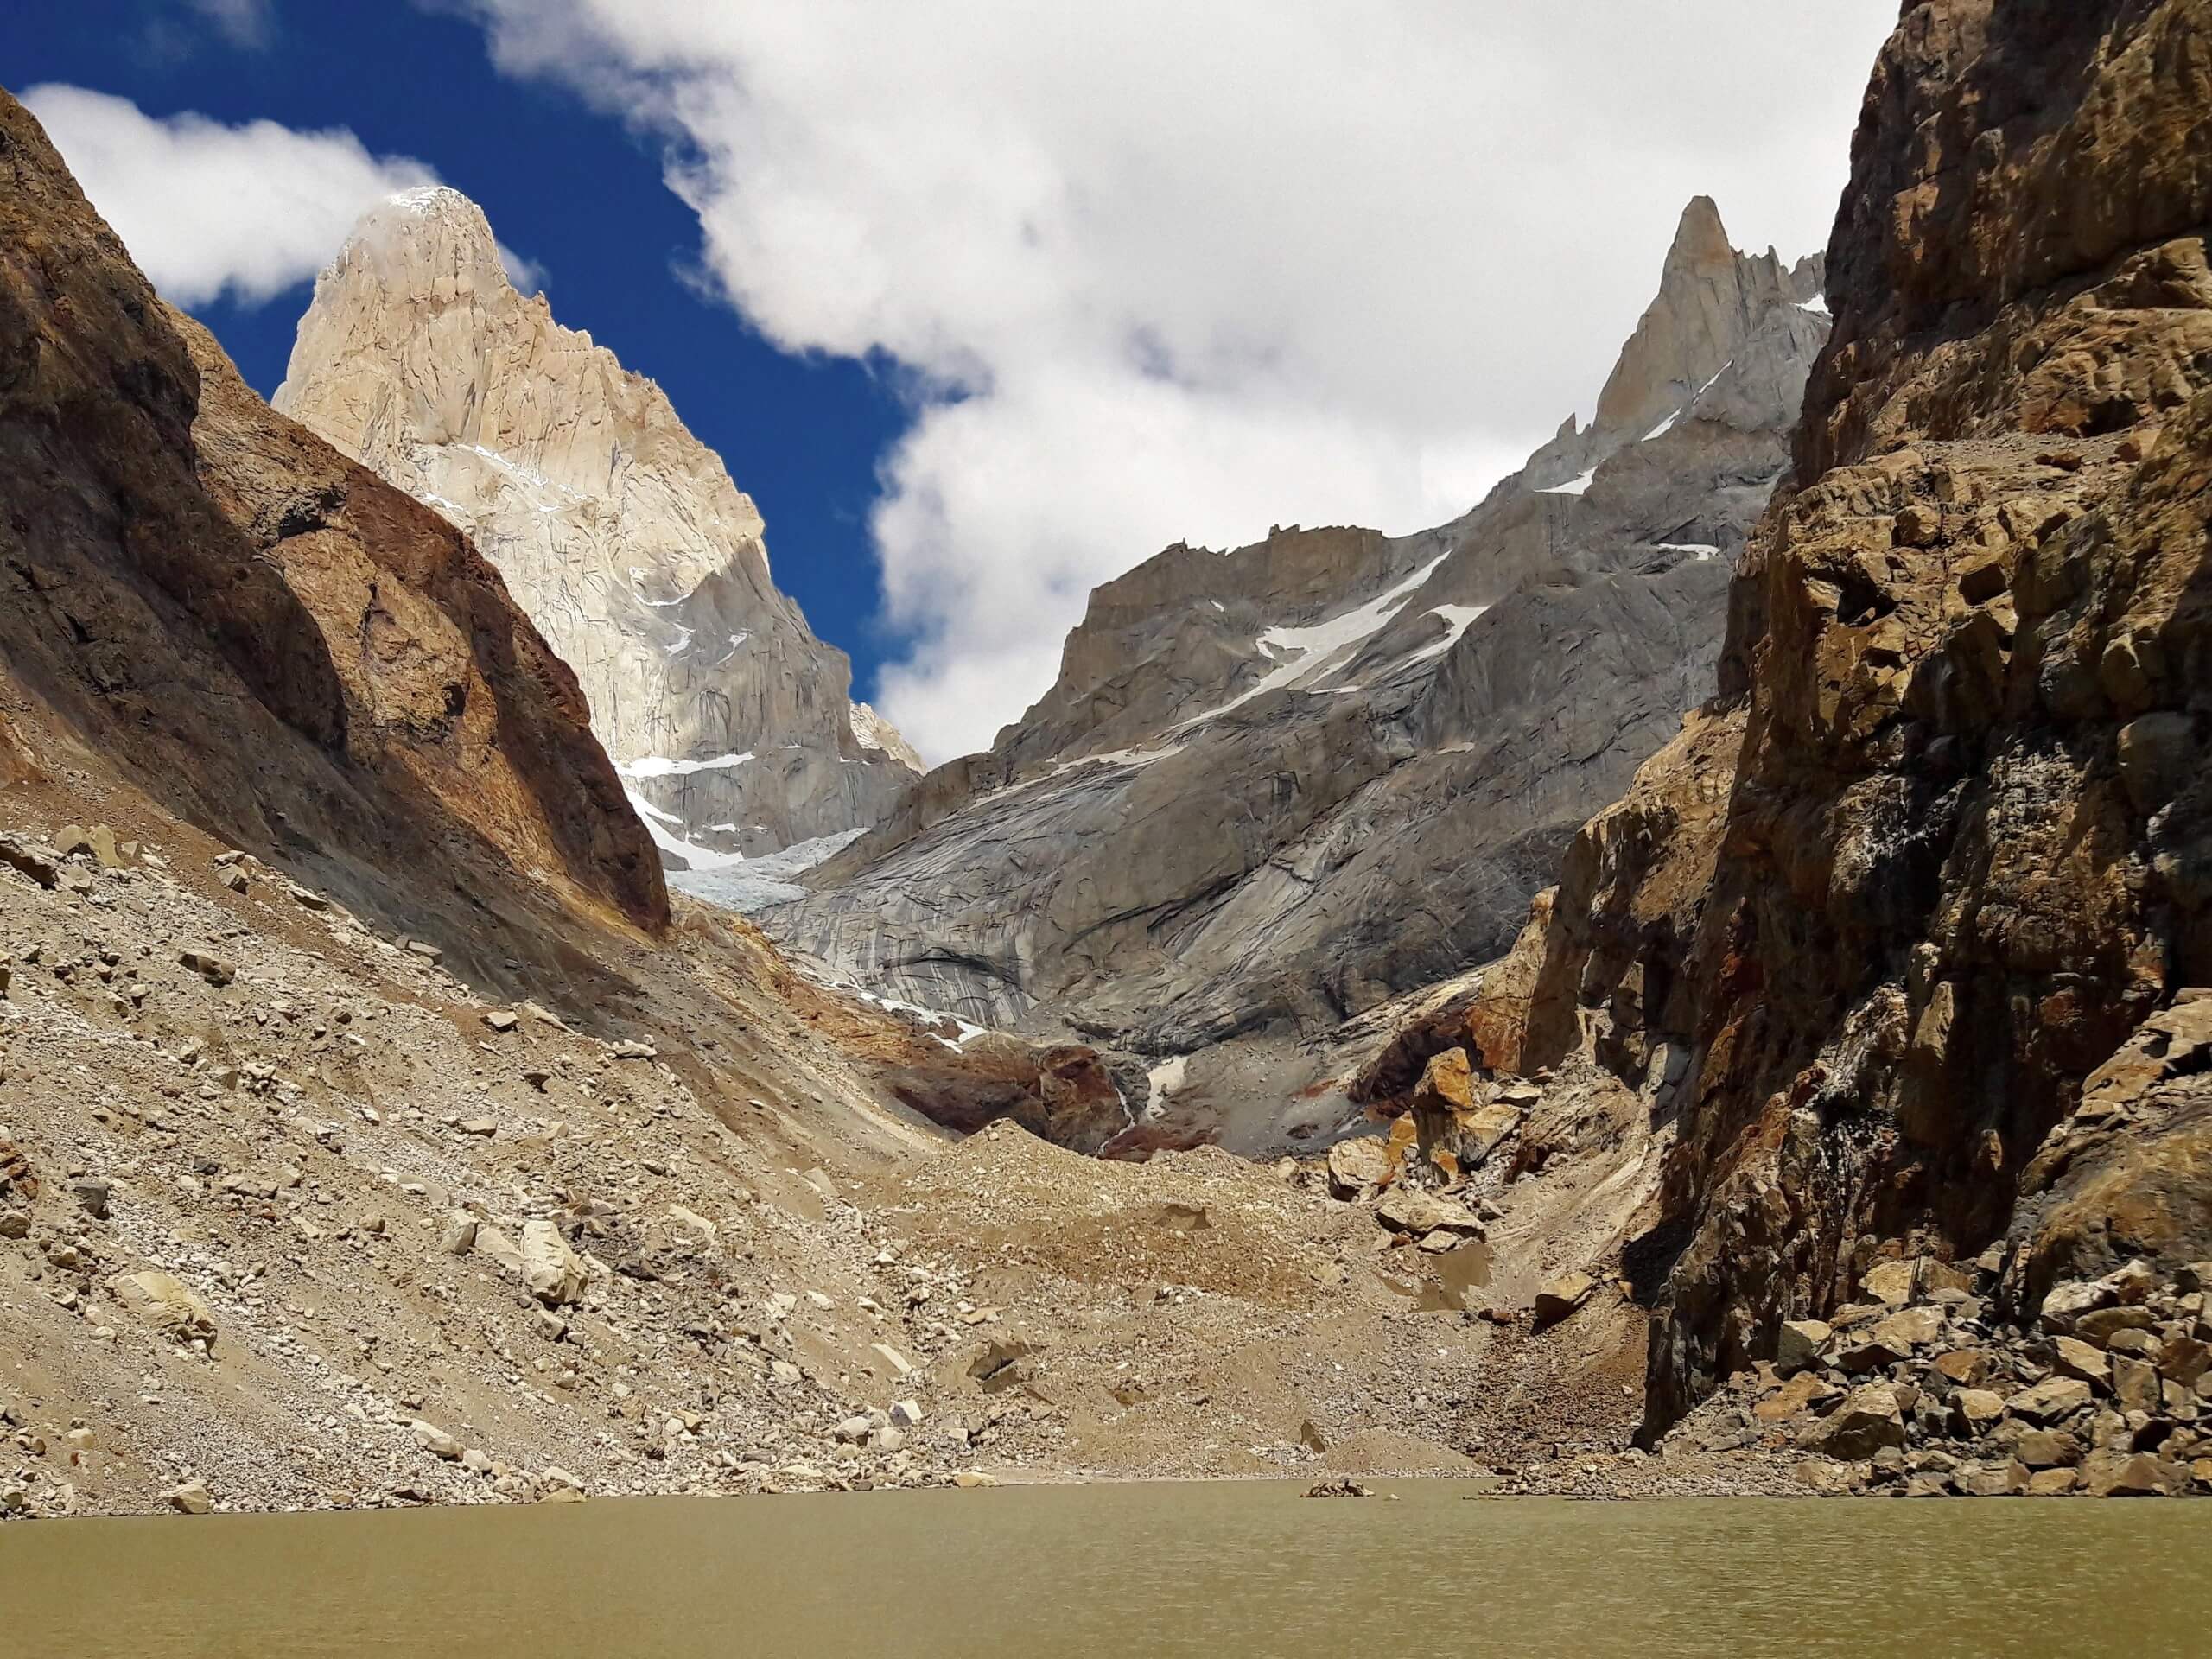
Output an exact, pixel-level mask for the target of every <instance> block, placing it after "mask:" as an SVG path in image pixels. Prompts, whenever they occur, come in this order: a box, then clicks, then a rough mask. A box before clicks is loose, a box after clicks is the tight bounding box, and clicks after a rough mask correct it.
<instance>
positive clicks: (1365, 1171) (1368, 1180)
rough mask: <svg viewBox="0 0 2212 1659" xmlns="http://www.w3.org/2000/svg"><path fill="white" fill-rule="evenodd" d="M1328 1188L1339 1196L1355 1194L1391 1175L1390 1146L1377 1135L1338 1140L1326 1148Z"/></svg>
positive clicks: (1385, 1179) (1380, 1182)
mask: <svg viewBox="0 0 2212 1659" xmlns="http://www.w3.org/2000/svg"><path fill="white" fill-rule="evenodd" d="M1328 1164H1329V1190H1330V1191H1331V1192H1334V1193H1335V1194H1336V1195H1337V1196H1338V1198H1357V1197H1358V1196H1359V1195H1360V1194H1361V1193H1362V1192H1365V1191H1367V1190H1368V1189H1369V1188H1370V1187H1376V1186H1381V1185H1383V1183H1384V1182H1385V1181H1388V1180H1389V1179H1390V1173H1391V1160H1390V1148H1389V1146H1388V1144H1387V1143H1385V1141H1383V1137H1382V1136H1381V1135H1357V1136H1355V1137H1354V1138H1353V1139H1351V1140H1350V1141H1338V1142H1337V1144H1336V1145H1335V1146H1333V1147H1330V1148H1329V1157H1328Z"/></svg>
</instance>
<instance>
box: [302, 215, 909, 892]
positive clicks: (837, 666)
mask: <svg viewBox="0 0 2212 1659" xmlns="http://www.w3.org/2000/svg"><path fill="white" fill-rule="evenodd" d="M275 402H276V406H277V408H278V409H279V410H283V412H284V413H286V414H288V415H290V416H293V417H294V418H296V419H297V420H299V421H301V422H302V423H304V424H305V425H307V426H308V427H309V428H310V429H313V430H314V431H315V432H316V433H318V434H319V435H321V436H322V437H324V438H327V440H329V441H330V442H332V443H334V444H335V445H336V446H337V447H338V448H340V449H341V450H343V451H344V452H345V453H346V454H349V455H351V456H353V458H354V459H356V460H358V461H361V462H362V463H364V464H365V465H366V466H368V467H372V468H373V469H374V470H375V471H376V472H378V474H381V475H382V476H384V477H385V479H387V480H390V481H391V482H392V483H394V484H396V485H397V486H400V487H401V488H402V489H404V490H405V491H407V492H408V493H410V495H413V496H414V497H416V499H418V500H420V501H423V502H424V503H425V504H427V505H429V506H431V507H433V508H435V510H436V511H437V512H440V513H442V514H443V515H444V516H445V517H446V518H448V519H450V520H451V521H452V522H453V523H454V524H457V525H459V526H460V527H461V529H462V530H464V531H467V532H468V534H469V536H470V537H472V539H474V542H475V543H476V544H477V546H478V547H479V548H480V549H481V550H483V552H484V553H485V554H486V556H488V557H489V558H490V559H491V560H492V562H493V563H494V564H496V565H497V566H498V567H499V570H500V573H501V574H502V575H505V578H506V580H507V584H508V586H509V588H511V589H512V591H513V593H514V594H515V596H516V597H517V598H518V600H520V601H521V602H522V604H523V607H524V609H525V610H527V611H528V612H529V613H530V615H531V619H532V620H535V621H536V622H537V625H538V626H539V627H540V628H541V629H542V630H543V632H544V634H545V637H546V638H547V639H548V640H550V642H551V644H552V645H553V647H554V649H555V650H556V652H559V653H560V655H561V656H562V658H563V660H565V661H566V662H567V663H568V664H569V666H570V667H572V668H573V669H575V671H576V675H577V677H578V679H579V680H580V681H581V682H582V686H583V690H584V696H585V697H586V699H587V700H588V702H589V703H590V706H591V715H592V724H593V728H594V730H595V731H596V732H597V733H598V734H599V737H600V740H601V742H602V743H603V744H605V746H606V747H607V752H608V753H610V754H611V755H613V758H614V760H615V764H616V766H618V767H619V768H620V771H621V772H622V774H623V779H624V782H625V785H626V787H627V788H628V789H629V790H630V791H631V792H632V797H633V798H634V799H635V800H636V802H637V804H638V810H639V813H640V814H641V815H642V816H643V817H645V820H646V823H647V827H648V828H649V829H651V830H652V834H653V836H654V838H655V840H656V841H657V842H659V843H660V845H661V847H662V848H663V849H664V852H665V853H666V854H667V855H668V860H669V862H670V864H671V867H672V868H695V867H702V866H711V865H714V864H715V863H716V862H717V861H718V859H717V855H728V854H732V853H743V854H748V855H750V854H759V853H764V852H769V851H773V850H776V849H782V848H785V847H787V846H790V845H791V843H793V842H802V841H807V840H811V839H816V838H818V837H822V836H831V835H836V834H838V833H841V832H845V831H849V830H852V829H855V828H857V827H860V826H861V825H864V824H868V823H873V822H874V819H875V818H876V817H878V816H879V815H880V812H881V811H882V810H883V809H884V808H885V807H887V805H888V804H890V803H891V802H892V800H893V799H894V798H896V797H897V796H898V794H899V792H900V791H901V790H902V789H903V788H904V787H905V786H906V785H907V784H909V783H911V782H912V779H913V777H914V774H915V773H916V772H918V771H919V770H920V767H919V766H918V762H917V761H916V760H915V758H914V755H913V753H912V750H911V749H909V748H908V747H906V743H905V742H904V741H903V740H902V739H901V738H900V737H899V734H898V733H897V732H896V731H895V730H893V729H892V728H890V727H889V726H888V725H887V722H885V721H882V720H881V718H880V716H878V715H876V714H875V713H874V710H873V709H867V708H866V707H865V705H855V704H854V703H853V702H850V701H849V696H848V693H849V687H850V681H851V671H850V669H849V665H848V664H847V663H846V660H845V657H844V654H843V653H842V652H839V651H837V650H836V649H835V648H834V647H832V646H829V645H824V644H823V643H822V641H820V640H818V639H816V638H815V637H814V635H813V634H812V633H811V632H810V631H809V630H808V627H807V626H806V620H805V618H804V617H803V616H802V615H801V614H800V613H799V610H798V606H796V605H795V604H793V603H792V602H791V600H790V599H789V598H788V597H786V596H785V594H782V593H781V592H779V590H778V589H777V588H776V586H775V583H774V582H773V581H772V578H771V576H770V575H769V570H768V558H767V552H766V545H765V543H764V542H763V540H762V525H761V520H760V513H759V512H758V511H756V510H755V508H754V506H753V502H752V500H751V499H749V498H748V497H747V496H746V495H744V494H742V493H740V491H739V490H738V488H737V486H735V485H734V484H733V483H732V482H731V481H730V478H729V474H728V472H727V471H725V470H724V468H723V467H722V463H721V459H720V457H718V456H717V455H715V454H714V452H713V451H711V450H709V448H706V446H704V445H703V444H702V443H700V442H699V441H698V440H697V439H696V438H695V437H693V436H692V435H691V434H690V432H689V431H688V430H686V429H685V428H684V426H683V423H682V422H681V421H679V420H678V419H677V415H676V411H675V410H674V409H673V408H672V407H671V405H670V404H669V401H668V399H667V397H665V396H664V394H663V393H662V392H661V391H660V389H659V387H658V386H656V385H653V383H652V382H651V381H649V380H647V379H645V378H642V377H641V376H639V375H635V374H632V373H629V372H626V370H624V369H623V367H622V365H620V363H619V362H617V361H616V360H615V358H614V356H613V353H611V352H609V351H607V349H606V348H605V347H604V346H596V345H594V344H593V342H592V340H591V337H590V336H589V335H588V334H580V333H577V332H575V331H574V330H571V329H568V328H564V327H561V326H560V324H558V323H556V321H554V320H553V317H552V314H551V312H550V309H549V308H548V307H547V305H546V302H545V298H544V296H543V295H542V294H538V295H532V296H528V297H524V296H523V295H521V294H520V293H518V292H517V291H516V289H515V288H514V285H513V284H512V283H511V282H510V281H509V280H508V278H507V275H506V272H505V269H504V268H503V266H502V264H501V261H500V257H499V245H498V244H497V242H496V241H495V240H494V239H493V235H492V229H491V226H489V225H488V224H487V223H486V220H485V218H484V214H483V213H482V212H481V211H480V209H479V208H478V207H476V205H475V204H474V202H472V201H470V200H468V199H467V197H465V196H463V195H461V194H460V193H459V192H457V191H454V190H451V189H447V188H442V187H430V188H423V189H419V190H410V191H407V192H405V193H403V194H400V195H397V196H394V197H392V198H391V199H390V200H386V201H385V202H383V203H381V204H379V205H378V207H374V208H372V209H371V210H370V212H369V213H367V214H366V215H365V217H364V218H363V219H362V220H361V222H360V223H359V225H358V226H356V227H355V228H354V231H353V235H352V236H351V237H350V238H348V239H347V241H346V245H345V247H344V248H343V249H342V250H340V252H339V254H338V256H337V257H336V258H335V259H334V261H333V262H332V263H331V264H330V266H329V267H328V268H327V270H325V271H324V272H323V273H322V275H321V277H319V278H318V279H317V281H316V283H315V301H314V303H313V304H312V305H311V306H310V307H309V308H308V312H307V315H305V316H304V317H303V318H302V319H301V321H300V329H299V336H298V339H297V340H296V343H295V345H294V346H293V350H292V359H291V365H290V368H289V372H288V373H287V375H286V377H285V380H284V384H283V385H281V386H279V387H278V388H277V395H276V399H275Z"/></svg>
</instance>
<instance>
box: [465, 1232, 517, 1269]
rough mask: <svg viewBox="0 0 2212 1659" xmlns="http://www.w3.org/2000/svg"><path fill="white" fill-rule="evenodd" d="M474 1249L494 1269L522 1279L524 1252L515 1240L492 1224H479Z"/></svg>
mask: <svg viewBox="0 0 2212 1659" xmlns="http://www.w3.org/2000/svg"><path fill="white" fill-rule="evenodd" d="M474 1250H475V1253H476V1254H477V1255H480V1256H482V1257H484V1258H485V1259H486V1261H488V1262H491V1263H492V1265H493V1267H495V1268H499V1269H501V1270H502V1271H503V1272H506V1273H512V1274H514V1275H515V1277H516V1278H518V1279H519V1278H521V1277H522V1274H523V1267H522V1250H521V1249H520V1248H519V1247H518V1246H517V1244H516V1243H515V1242H514V1240H512V1238H509V1237H508V1236H506V1235H505V1233H503V1232H501V1231H500V1230H499V1229H498V1228H497V1227H494V1226H493V1225H492V1224H491V1223H490V1222H488V1221H486V1222H479V1223H478V1224H477V1226H476V1237H475V1241H474Z"/></svg>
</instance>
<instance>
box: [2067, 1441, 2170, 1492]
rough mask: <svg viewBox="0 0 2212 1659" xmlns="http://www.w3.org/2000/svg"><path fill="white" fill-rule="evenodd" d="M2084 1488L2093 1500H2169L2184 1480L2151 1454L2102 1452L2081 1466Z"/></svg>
mask: <svg viewBox="0 0 2212 1659" xmlns="http://www.w3.org/2000/svg"><path fill="white" fill-rule="evenodd" d="M2182 1484H2183V1480H2182V1478H2181V1471H2179V1470H2177V1469H2176V1468H2173V1467H2172V1466H2171V1465H2166V1464H2163V1463H2160V1462H2159V1461H2158V1459H2156V1458H2154V1457H2152V1455H2151V1454H2150V1453H2149V1452H2133V1453H2132V1454H2130V1453H2121V1452H2098V1453H2097V1454H2096V1455H2095V1456H2094V1457H2092V1458H2090V1459H2088V1460H2087V1461H2085V1462H2084V1463H2083V1464H2082V1486H2083V1488H2084V1489H2085V1490H2086V1491H2088V1494H2089V1496H2090V1497H2170V1496H2171V1495H2172V1494H2173V1493H2175V1492H2177V1491H2180V1490H2181V1487H2182Z"/></svg>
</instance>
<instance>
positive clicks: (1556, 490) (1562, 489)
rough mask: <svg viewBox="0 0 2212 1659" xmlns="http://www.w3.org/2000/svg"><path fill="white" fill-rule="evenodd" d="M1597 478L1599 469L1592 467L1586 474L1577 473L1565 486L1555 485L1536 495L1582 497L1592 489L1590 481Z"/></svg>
mask: <svg viewBox="0 0 2212 1659" xmlns="http://www.w3.org/2000/svg"><path fill="white" fill-rule="evenodd" d="M1597 476H1598V469H1597V468H1596V467H1592V468H1591V469H1590V470H1589V471H1588V472H1586V473H1577V474H1575V475H1574V476H1573V478H1570V479H1568V480H1567V482H1566V483H1564V484H1554V485H1553V486H1551V487H1550V488H1549V489H1546V490H1539V491H1537V492H1536V493H1537V494H1539V495H1580V494H1581V493H1583V492H1584V491H1586V490H1587V489H1588V488H1589V487H1590V480H1592V479H1593V478H1595V477H1597Z"/></svg>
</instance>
